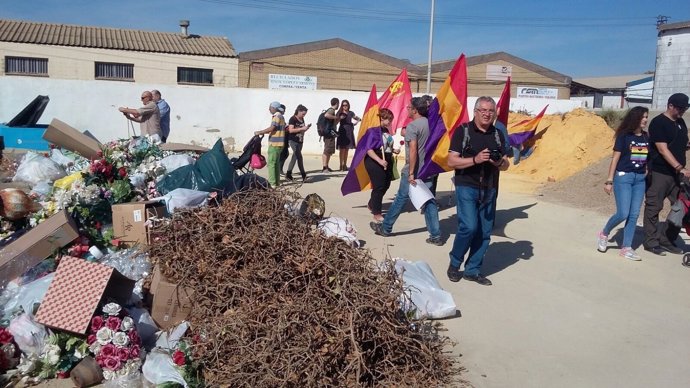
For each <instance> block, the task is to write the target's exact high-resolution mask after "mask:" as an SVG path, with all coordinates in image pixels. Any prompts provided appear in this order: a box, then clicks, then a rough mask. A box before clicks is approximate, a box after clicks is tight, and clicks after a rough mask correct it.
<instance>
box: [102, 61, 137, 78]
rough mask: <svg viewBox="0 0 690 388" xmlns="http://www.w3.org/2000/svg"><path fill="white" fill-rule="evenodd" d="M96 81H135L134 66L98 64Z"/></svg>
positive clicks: (126, 64)
mask: <svg viewBox="0 0 690 388" xmlns="http://www.w3.org/2000/svg"><path fill="white" fill-rule="evenodd" d="M95 74H96V79H111V80H119V81H134V65H133V64H131V63H113V62H96V72H95Z"/></svg>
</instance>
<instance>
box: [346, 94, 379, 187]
mask: <svg viewBox="0 0 690 388" xmlns="http://www.w3.org/2000/svg"><path fill="white" fill-rule="evenodd" d="M378 115H379V105H378V102H377V98H376V84H374V85H372V86H371V92H369V100H367V106H366V107H365V108H364V114H363V115H362V121H361V122H360V127H359V132H358V133H357V148H356V149H355V154H354V155H353V156H352V163H351V164H350V170H349V171H348V172H347V175H345V179H343V183H342V184H341V186H340V192H341V193H342V194H343V195H348V194H350V193H355V192H358V191H364V190H367V189H370V188H371V180H370V179H369V174H367V170H366V168H364V157H365V156H366V154H367V150H370V149H372V147H373V146H374V145H375V144H373V142H375V140H376V139H375V137H374V136H373V135H372V134H371V132H372V131H368V129H369V128H375V127H379V126H380V125H381V121H380V120H379V116H378ZM378 133H379V135H378V141H379V142H381V143H383V140H382V139H381V131H378ZM382 145H383V144H382ZM382 145H381V146H382ZM381 146H379V147H381Z"/></svg>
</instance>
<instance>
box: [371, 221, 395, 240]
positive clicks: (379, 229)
mask: <svg viewBox="0 0 690 388" xmlns="http://www.w3.org/2000/svg"><path fill="white" fill-rule="evenodd" d="M369 227H370V228H371V230H373V231H374V233H376V234H378V235H379V236H383V237H388V236H390V235H391V234H390V233H388V232H386V231H385V230H383V224H381V223H379V222H373V221H372V222H370V223H369Z"/></svg>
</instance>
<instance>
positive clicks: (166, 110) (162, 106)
mask: <svg viewBox="0 0 690 388" xmlns="http://www.w3.org/2000/svg"><path fill="white" fill-rule="evenodd" d="M151 94H152V95H153V102H155V103H156V106H158V111H159V112H160V114H161V134H162V136H161V142H163V143H165V142H166V141H168V136H170V105H168V102H167V101H165V100H164V99H162V98H161V92H159V91H158V90H156V89H154V90H152V91H151Z"/></svg>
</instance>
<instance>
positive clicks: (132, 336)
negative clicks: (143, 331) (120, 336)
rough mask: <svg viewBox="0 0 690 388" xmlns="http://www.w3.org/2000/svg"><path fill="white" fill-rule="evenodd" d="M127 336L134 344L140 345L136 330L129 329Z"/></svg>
mask: <svg viewBox="0 0 690 388" xmlns="http://www.w3.org/2000/svg"><path fill="white" fill-rule="evenodd" d="M127 336H128V337H129V340H130V341H131V342H132V343H133V344H134V345H141V338H139V333H137V331H136V330H131V331H130V332H129V333H127Z"/></svg>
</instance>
